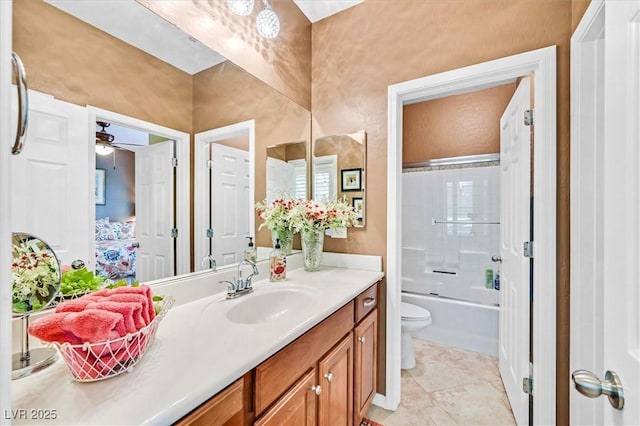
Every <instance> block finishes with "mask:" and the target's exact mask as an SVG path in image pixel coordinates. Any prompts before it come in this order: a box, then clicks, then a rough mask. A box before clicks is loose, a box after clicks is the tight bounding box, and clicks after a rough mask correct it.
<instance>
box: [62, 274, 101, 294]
mask: <svg viewBox="0 0 640 426" xmlns="http://www.w3.org/2000/svg"><path fill="white" fill-rule="evenodd" d="M104 280H105V279H104V278H103V277H100V276H96V275H94V274H93V272H92V271H89V270H87V268H82V269H71V270H69V271H67V272H65V273H63V274H62V282H61V283H60V293H61V294H62V295H63V296H77V295H80V294H85V293H89V292H92V291H96V290H99V289H100V286H101V285H102V283H104Z"/></svg>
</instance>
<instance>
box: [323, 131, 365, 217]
mask: <svg viewBox="0 0 640 426" xmlns="http://www.w3.org/2000/svg"><path fill="white" fill-rule="evenodd" d="M366 152H367V134H366V132H365V131H364V130H360V131H357V132H354V133H345V134H339V135H330V136H324V137H321V138H318V139H316V140H315V142H314V144H313V199H314V200H322V199H345V200H346V201H347V202H348V203H349V204H351V205H352V206H353V208H354V209H355V211H356V213H357V215H358V223H357V224H356V225H355V226H357V227H364V225H365V223H366V197H365V194H366V190H365V189H366V188H365V187H366V180H365V176H366V163H367V162H366Z"/></svg>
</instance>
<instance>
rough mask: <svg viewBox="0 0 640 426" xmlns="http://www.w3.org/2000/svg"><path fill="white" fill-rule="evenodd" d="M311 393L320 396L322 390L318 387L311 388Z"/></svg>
mask: <svg viewBox="0 0 640 426" xmlns="http://www.w3.org/2000/svg"><path fill="white" fill-rule="evenodd" d="M311 391H312V392H313V393H315V394H316V395H320V393H321V392H322V388H321V387H320V385H315V386H311Z"/></svg>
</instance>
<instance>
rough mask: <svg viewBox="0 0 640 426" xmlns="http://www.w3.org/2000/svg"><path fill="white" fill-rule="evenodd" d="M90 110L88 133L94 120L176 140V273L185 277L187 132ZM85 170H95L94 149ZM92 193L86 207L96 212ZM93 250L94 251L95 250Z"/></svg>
mask: <svg viewBox="0 0 640 426" xmlns="http://www.w3.org/2000/svg"><path fill="white" fill-rule="evenodd" d="M87 110H88V111H89V126H90V130H91V131H90V133H89V134H93V133H94V132H95V131H96V129H95V123H96V120H104V121H108V122H109V123H114V124H119V125H123V126H127V127H133V128H135V129H137V130H142V131H146V132H149V133H152V134H154V135H157V136H162V137H165V138H167V139H173V140H175V141H176V142H175V146H176V154H177V156H178V166H177V167H176V186H175V191H176V227H177V228H178V237H177V238H176V274H177V275H181V274H188V273H189V272H191V226H190V220H191V219H190V214H191V212H190V205H191V204H190V198H189V179H190V178H189V171H190V163H191V161H190V160H191V158H190V156H189V152H190V144H191V136H190V135H189V133H185V132H180V131H178V130H174V129H170V128H168V127H163V126H160V125H158V124H154V123H149V122H148V121H144V120H139V119H137V118H133V117H129V116H126V115H123V114H118V113H117V112H112V111H108V110H106V109H100V108H96V107H93V106H90V105H87ZM90 140H91V142H90V143H91V144H92V146H93V145H95V138H90ZM87 161H88V163H87V164H88V170H93V169H95V168H96V156H95V150H94V149H90V150H89V158H88V159H87ZM94 198H95V197H94V195H93V194H92V195H91V196H90V197H89V204H90V205H89V207H90V210H89V211H92V210H94V209H95V199H94ZM93 219H94V220H93V221H90V227H91V229H90V232H91V233H90V234H89V235H92V234H93V232H94V230H93V228H94V227H95V215H94V218H93ZM94 250H95V249H94Z"/></svg>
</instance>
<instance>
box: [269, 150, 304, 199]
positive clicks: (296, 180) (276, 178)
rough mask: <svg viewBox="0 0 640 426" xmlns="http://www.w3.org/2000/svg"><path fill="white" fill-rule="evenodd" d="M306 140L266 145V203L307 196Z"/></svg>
mask: <svg viewBox="0 0 640 426" xmlns="http://www.w3.org/2000/svg"><path fill="white" fill-rule="evenodd" d="M308 180H309V162H308V161H307V142H306V141H298V142H288V143H283V144H280V145H272V146H268V147H267V203H271V202H273V201H274V200H277V199H279V198H282V199H285V200H306V199H308V198H309V192H308V188H309V183H308Z"/></svg>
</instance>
